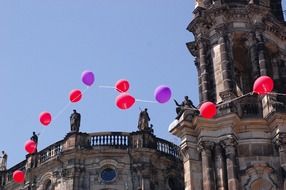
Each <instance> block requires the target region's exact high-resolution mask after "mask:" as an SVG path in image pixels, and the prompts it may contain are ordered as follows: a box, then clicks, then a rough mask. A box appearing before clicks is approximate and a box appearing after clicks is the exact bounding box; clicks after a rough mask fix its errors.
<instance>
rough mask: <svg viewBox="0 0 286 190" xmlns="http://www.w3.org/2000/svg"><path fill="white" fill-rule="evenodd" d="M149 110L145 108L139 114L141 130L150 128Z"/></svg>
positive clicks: (139, 127)
mask: <svg viewBox="0 0 286 190" xmlns="http://www.w3.org/2000/svg"><path fill="white" fill-rule="evenodd" d="M147 111H148V109H147V108H145V109H144V111H141V112H140V114H139V120H138V129H139V131H145V130H148V129H149V121H150V117H149V114H148V112H147Z"/></svg>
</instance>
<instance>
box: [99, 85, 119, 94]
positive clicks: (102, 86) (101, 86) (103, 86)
mask: <svg viewBox="0 0 286 190" xmlns="http://www.w3.org/2000/svg"><path fill="white" fill-rule="evenodd" d="M98 88H113V89H115V90H118V91H119V92H120V93H122V92H123V91H122V90H120V89H118V88H116V87H114V86H105V85H100V86H98Z"/></svg>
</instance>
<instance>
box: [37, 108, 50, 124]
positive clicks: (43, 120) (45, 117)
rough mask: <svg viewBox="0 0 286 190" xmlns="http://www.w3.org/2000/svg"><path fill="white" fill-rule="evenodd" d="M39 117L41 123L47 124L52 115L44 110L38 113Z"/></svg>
mask: <svg viewBox="0 0 286 190" xmlns="http://www.w3.org/2000/svg"><path fill="white" fill-rule="evenodd" d="M39 119H40V122H41V123H42V124H43V125H45V126H47V125H49V124H50V123H51V121H52V115H51V114H50V113H49V112H46V111H45V112H42V113H40V115H39Z"/></svg>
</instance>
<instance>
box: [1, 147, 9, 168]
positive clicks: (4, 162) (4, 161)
mask: <svg viewBox="0 0 286 190" xmlns="http://www.w3.org/2000/svg"><path fill="white" fill-rule="evenodd" d="M7 159H8V155H7V154H6V152H5V151H4V150H3V151H2V155H1V156H0V171H5V170H6V169H7Z"/></svg>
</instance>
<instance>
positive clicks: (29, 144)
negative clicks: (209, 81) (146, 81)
mask: <svg viewBox="0 0 286 190" xmlns="http://www.w3.org/2000/svg"><path fill="white" fill-rule="evenodd" d="M81 79H82V82H83V83H84V84H85V85H87V86H88V87H90V86H92V85H93V83H94V80H95V77H94V74H93V72H92V71H89V70H86V71H84V72H83V73H82V75H81ZM129 87H130V85H129V82H128V80H126V79H121V80H118V81H117V82H116V84H115V87H114V88H115V89H116V90H117V91H118V92H119V93H120V94H119V95H118V96H117V97H116V99H115V103H116V106H117V107H118V108H120V109H123V110H124V109H128V108H130V107H132V106H133V105H134V103H135V101H136V99H135V98H134V97H133V96H131V95H130V94H129V93H128V90H129ZM273 87H274V82H273V80H272V79H271V78H270V77H269V76H261V77H259V78H257V79H256V80H255V82H254V85H253V93H257V94H259V95H265V94H267V93H270V92H271V91H272V90H273ZM69 96H70V98H69V99H70V101H71V102H72V103H76V102H78V101H80V100H81V98H82V96H83V95H82V92H81V90H79V89H74V90H72V91H71V92H70V94H69ZM171 96H172V91H171V89H170V88H169V87H168V86H166V85H160V86H158V87H157V88H156V89H155V91H154V97H155V99H156V101H157V102H158V103H161V104H163V103H166V102H168V101H169V100H170V98H171ZM199 111H200V115H201V116H202V117H204V118H207V119H210V118H213V117H214V116H215V115H216V113H217V107H216V104H214V103H213V102H209V101H208V102H204V103H203V104H202V105H201V106H200V108H199ZM39 120H40V123H41V124H42V125H43V126H48V125H49V124H50V123H51V121H52V115H51V113H49V112H47V111H44V112H42V113H40V115H39ZM25 150H26V151H27V152H28V153H29V154H33V153H35V151H36V150H37V143H36V142H34V141H33V140H27V141H26V143H25ZM13 179H14V181H15V182H16V183H23V182H24V180H25V173H24V172H23V171H21V170H16V171H14V172H13Z"/></svg>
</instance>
